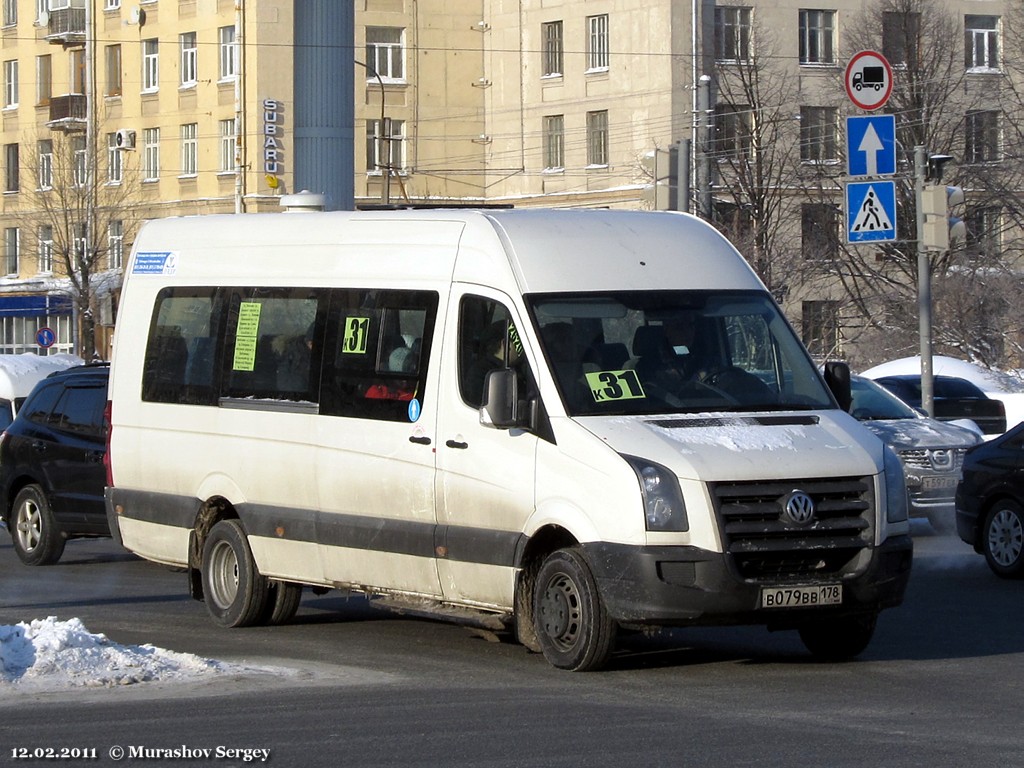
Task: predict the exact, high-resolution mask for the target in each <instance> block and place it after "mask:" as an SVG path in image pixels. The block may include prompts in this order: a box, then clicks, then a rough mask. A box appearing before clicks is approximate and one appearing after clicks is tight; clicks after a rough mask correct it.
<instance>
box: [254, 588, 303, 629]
mask: <svg viewBox="0 0 1024 768" xmlns="http://www.w3.org/2000/svg"><path fill="white" fill-rule="evenodd" d="M301 601H302V585H301V584H294V583H292V582H290V581H271V582H270V585H269V594H268V596H267V611H266V616H265V617H264V621H263V623H265V624H269V625H270V626H277V625H278V624H287V623H288V622H289V621H291V620H292V618H293V617H294V616H295V613H296V612H297V611H298V610H299V603H300V602H301Z"/></svg>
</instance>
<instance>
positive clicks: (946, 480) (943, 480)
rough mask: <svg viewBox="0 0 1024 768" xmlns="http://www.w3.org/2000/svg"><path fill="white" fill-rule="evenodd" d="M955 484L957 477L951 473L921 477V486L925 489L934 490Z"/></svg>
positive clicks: (952, 486)
mask: <svg viewBox="0 0 1024 768" xmlns="http://www.w3.org/2000/svg"><path fill="white" fill-rule="evenodd" d="M956 484H957V478H956V477H955V476H953V475H949V476H937V477H922V478H921V487H922V488H924V489H925V490H926V491H935V490H938V489H940V488H955V487H956Z"/></svg>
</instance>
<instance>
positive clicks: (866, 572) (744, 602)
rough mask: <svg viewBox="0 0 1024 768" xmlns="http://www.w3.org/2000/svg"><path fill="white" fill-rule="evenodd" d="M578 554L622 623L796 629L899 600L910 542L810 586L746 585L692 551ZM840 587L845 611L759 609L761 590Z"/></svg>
mask: <svg viewBox="0 0 1024 768" xmlns="http://www.w3.org/2000/svg"><path fill="white" fill-rule="evenodd" d="M583 552H584V555H585V556H586V558H587V561H588V563H589V565H590V568H591V571H592V572H593V574H594V578H595V579H596V580H597V584H598V588H599V590H600V593H601V596H602V598H603V599H604V601H605V605H606V606H607V608H608V611H609V613H610V614H611V616H612V618H614V619H615V620H616V621H618V622H620V623H622V624H627V625H649V626H686V625H712V624H764V625H768V626H771V627H777V628H784V627H786V626H798V625H799V624H800V623H801V622H803V621H806V619H807V618H808V616H809V615H811V614H813V615H816V616H817V615H821V614H823V613H827V614H828V615H832V616H837V615H849V614H857V613H866V612H877V611H879V610H881V609H883V608H890V607H893V606H896V605H899V604H900V603H901V602H902V601H903V593H904V591H905V590H906V586H907V581H908V580H909V578H910V568H911V561H912V559H913V543H912V541H911V538H910V536H909V535H905V536H894V537H891V538H889V539H888V540H887V541H886V542H885V543H883V544H882V545H881V546H879V547H877V548H875V549H874V550H873V551H872V553H871V557H870V560H869V563H868V565H867V567H866V568H864V569H863V570H862V571H861V572H859V573H858V574H856V575H846V576H843V575H837V576H835V577H828V576H824V575H823V576H821V577H820V578H818V579H815V580H813V581H809V580H802V581H784V580H780V581H778V582H767V581H754V580H745V579H742V578H740V577H738V576H736V575H735V574H734V573H733V572H732V571H731V570H730V568H729V565H728V562H727V560H726V556H725V555H723V554H721V553H717V552H709V551H707V550H702V549H698V548H696V547H659V546H653V547H652V546H647V547H637V546H631V545H626V544H612V543H607V542H594V543H590V544H584V545H583ZM836 583H839V584H842V585H843V602H842V605H835V606H827V607H818V608H783V609H770V610H765V609H762V608H760V607H759V603H760V595H761V587H765V586H780V585H782V586H801V585H809V586H813V585H816V584H836Z"/></svg>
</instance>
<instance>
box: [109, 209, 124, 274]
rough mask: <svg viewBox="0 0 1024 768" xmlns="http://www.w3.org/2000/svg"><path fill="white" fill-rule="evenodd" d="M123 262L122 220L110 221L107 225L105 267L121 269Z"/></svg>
mask: <svg viewBox="0 0 1024 768" xmlns="http://www.w3.org/2000/svg"><path fill="white" fill-rule="evenodd" d="M123 264H124V222H122V221H120V220H115V221H111V222H110V224H109V225H108V226H107V269H121V267H122V266H123Z"/></svg>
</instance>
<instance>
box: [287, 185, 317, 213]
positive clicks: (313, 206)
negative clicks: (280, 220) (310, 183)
mask: <svg viewBox="0 0 1024 768" xmlns="http://www.w3.org/2000/svg"><path fill="white" fill-rule="evenodd" d="M326 205H327V196H326V195H321V194H317V193H316V192H310V191H309V190H308V189H304V190H302V191H301V192H296V193H295V194H294V195H281V207H282V208H284V209H285V213H313V212H315V211H322V210H324V208H325V207H326Z"/></svg>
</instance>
